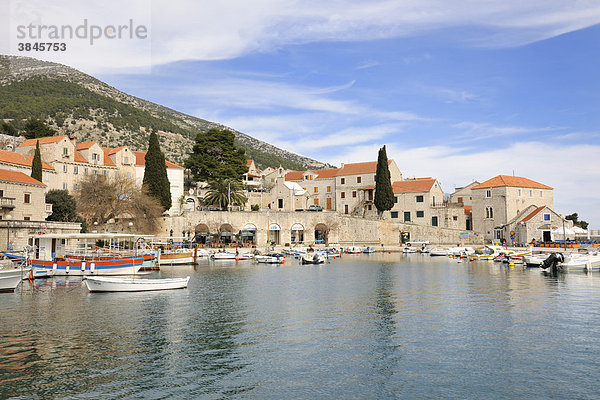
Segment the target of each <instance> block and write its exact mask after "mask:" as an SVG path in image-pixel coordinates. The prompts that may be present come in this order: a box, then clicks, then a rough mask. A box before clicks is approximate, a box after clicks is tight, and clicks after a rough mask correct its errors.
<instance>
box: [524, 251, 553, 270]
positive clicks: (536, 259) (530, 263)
mask: <svg viewBox="0 0 600 400" xmlns="http://www.w3.org/2000/svg"><path fill="white" fill-rule="evenodd" d="M549 255H550V254H548V253H538V254H529V255H525V256H523V263H524V264H525V266H526V267H527V268H537V267H539V266H540V265H542V263H543V262H544V260H545V259H546V258H548V256H549Z"/></svg>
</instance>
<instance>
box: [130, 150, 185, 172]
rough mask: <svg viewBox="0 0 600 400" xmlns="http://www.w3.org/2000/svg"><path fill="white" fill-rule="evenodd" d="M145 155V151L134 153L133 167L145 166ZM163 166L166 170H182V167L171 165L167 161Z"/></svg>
mask: <svg viewBox="0 0 600 400" xmlns="http://www.w3.org/2000/svg"><path fill="white" fill-rule="evenodd" d="M146 153H147V151H134V152H133V154H135V165H144V166H145V165H146ZM165 164H166V166H167V168H180V169H183V167H181V166H179V165H177V164H175V163H172V162H171V161H167V160H165Z"/></svg>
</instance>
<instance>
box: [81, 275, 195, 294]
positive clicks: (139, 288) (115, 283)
mask: <svg viewBox="0 0 600 400" xmlns="http://www.w3.org/2000/svg"><path fill="white" fill-rule="evenodd" d="M189 280H190V277H189V276H188V277H186V278H172V279H134V278H111V277H105V276H94V277H87V278H86V279H85V280H84V282H85V285H86V286H87V288H88V290H89V291H90V292H143V291H148V290H168V289H183V288H186V287H187V285H188V282H189Z"/></svg>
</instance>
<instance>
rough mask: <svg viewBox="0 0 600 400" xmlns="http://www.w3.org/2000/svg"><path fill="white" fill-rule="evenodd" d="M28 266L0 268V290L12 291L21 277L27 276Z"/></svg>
mask: <svg viewBox="0 0 600 400" xmlns="http://www.w3.org/2000/svg"><path fill="white" fill-rule="evenodd" d="M30 270H31V269H30V268H23V269H22V270H21V269H2V270H0V292H14V290H15V289H16V288H17V286H18V285H19V282H21V280H22V279H23V277H27V275H29V272H30Z"/></svg>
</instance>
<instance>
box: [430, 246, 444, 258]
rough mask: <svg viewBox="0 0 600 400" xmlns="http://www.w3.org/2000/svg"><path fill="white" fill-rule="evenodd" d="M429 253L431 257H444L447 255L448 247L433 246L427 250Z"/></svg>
mask: <svg viewBox="0 0 600 400" xmlns="http://www.w3.org/2000/svg"><path fill="white" fill-rule="evenodd" d="M429 255H430V256H431V257H445V256H447V255H448V249H447V248H445V247H434V248H433V249H430V250H429Z"/></svg>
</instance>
